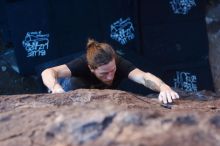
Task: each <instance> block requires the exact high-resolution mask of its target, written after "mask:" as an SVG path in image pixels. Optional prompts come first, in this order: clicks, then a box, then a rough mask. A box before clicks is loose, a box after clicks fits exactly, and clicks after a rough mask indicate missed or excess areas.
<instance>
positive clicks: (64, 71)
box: [41, 65, 71, 93]
mask: <svg viewBox="0 0 220 146" xmlns="http://www.w3.org/2000/svg"><path fill="white" fill-rule="evenodd" d="M41 77H42V80H43V83H44V85H45V86H47V87H48V88H49V89H50V90H51V91H52V93H63V92H65V91H64V90H63V88H62V87H61V85H60V84H59V83H58V82H57V79H58V78H62V77H71V71H70V70H69V68H68V67H67V66H66V65H60V66H55V67H52V68H48V69H45V70H44V71H43V72H42V73H41Z"/></svg>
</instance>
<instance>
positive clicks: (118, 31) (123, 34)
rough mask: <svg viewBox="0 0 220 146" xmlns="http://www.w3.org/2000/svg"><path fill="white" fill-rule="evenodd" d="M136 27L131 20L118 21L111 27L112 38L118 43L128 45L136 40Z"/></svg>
mask: <svg viewBox="0 0 220 146" xmlns="http://www.w3.org/2000/svg"><path fill="white" fill-rule="evenodd" d="M134 37H135V35H134V27H133V24H132V22H131V19H130V18H127V19H125V20H122V18H120V19H119V20H118V21H116V22H115V23H113V24H112V25H111V38H112V39H114V40H116V41H118V42H119V43H121V44H122V45H125V44H127V42H128V41H129V40H132V39H134Z"/></svg>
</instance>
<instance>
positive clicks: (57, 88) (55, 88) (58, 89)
mask: <svg viewBox="0 0 220 146" xmlns="http://www.w3.org/2000/svg"><path fill="white" fill-rule="evenodd" d="M64 92H65V91H64V90H63V88H62V87H61V85H60V84H58V83H56V84H55V85H54V86H53V89H52V93H64Z"/></svg>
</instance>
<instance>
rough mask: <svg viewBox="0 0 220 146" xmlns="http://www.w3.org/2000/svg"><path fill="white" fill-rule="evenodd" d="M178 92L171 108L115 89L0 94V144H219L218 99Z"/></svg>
mask: <svg viewBox="0 0 220 146" xmlns="http://www.w3.org/2000/svg"><path fill="white" fill-rule="evenodd" d="M178 92H179V94H180V96H181V99H180V100H178V101H176V102H175V104H173V105H170V108H165V107H163V106H161V105H160V103H159V102H158V101H157V98H156V95H149V97H148V98H147V97H143V96H138V95H135V94H131V93H127V92H123V91H117V90H86V89H80V90H75V91H72V92H67V93H64V94H35V95H29V94H25V95H12V96H0V145H1V146H75V145H81V146H99V145H102V146H177V145H181V146H197V145H198V146H201V145H202V146H219V145H220V100H219V99H217V98H215V97H216V95H215V94H214V93H208V92H204V91H203V92H198V93H195V94H192V93H184V92H180V91H178Z"/></svg>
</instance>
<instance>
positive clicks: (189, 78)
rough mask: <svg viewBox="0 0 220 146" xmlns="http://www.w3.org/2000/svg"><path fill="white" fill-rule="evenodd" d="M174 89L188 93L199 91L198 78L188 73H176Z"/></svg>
mask: <svg viewBox="0 0 220 146" xmlns="http://www.w3.org/2000/svg"><path fill="white" fill-rule="evenodd" d="M174 87H175V88H179V89H182V90H185V91H188V92H196V91H197V77H196V76H195V75H192V74H191V73H188V72H179V71H177V72H176V78H174Z"/></svg>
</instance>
